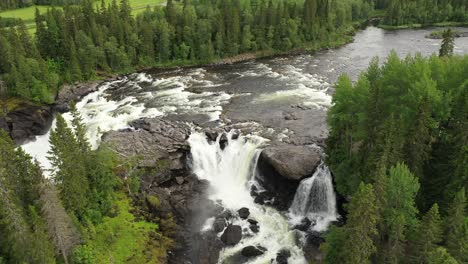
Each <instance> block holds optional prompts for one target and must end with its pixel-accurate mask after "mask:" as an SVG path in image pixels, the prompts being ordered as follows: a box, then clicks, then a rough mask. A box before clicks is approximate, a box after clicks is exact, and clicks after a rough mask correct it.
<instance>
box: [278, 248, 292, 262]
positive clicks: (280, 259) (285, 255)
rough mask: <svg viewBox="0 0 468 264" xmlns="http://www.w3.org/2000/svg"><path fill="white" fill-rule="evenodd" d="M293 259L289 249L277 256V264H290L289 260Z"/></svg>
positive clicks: (282, 250) (281, 251)
mask: <svg viewBox="0 0 468 264" xmlns="http://www.w3.org/2000/svg"><path fill="white" fill-rule="evenodd" d="M290 257H291V251H289V249H281V250H280V251H279V252H278V253H277V254H276V263H277V264H288V259H289V258H290Z"/></svg>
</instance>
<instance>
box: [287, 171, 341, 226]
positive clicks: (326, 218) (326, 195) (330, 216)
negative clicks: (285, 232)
mask: <svg viewBox="0 0 468 264" xmlns="http://www.w3.org/2000/svg"><path fill="white" fill-rule="evenodd" d="M289 214H290V217H291V218H292V222H294V223H299V222H300V221H302V220H303V219H304V218H305V217H307V218H309V220H311V221H312V225H313V226H312V229H313V230H315V231H324V230H326V229H327V228H328V225H329V224H330V222H332V221H336V220H337V217H338V213H337V212H336V197H335V192H334V190H333V182H332V176H331V172H330V170H329V169H328V167H327V166H326V165H325V164H323V163H322V164H321V165H320V166H319V167H318V168H317V170H316V171H315V173H314V175H312V177H310V178H307V179H304V180H302V181H301V183H300V185H299V187H298V189H297V191H296V194H295V196H294V200H293V203H292V205H291V207H290V209H289Z"/></svg>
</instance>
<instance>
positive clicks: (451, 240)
mask: <svg viewBox="0 0 468 264" xmlns="http://www.w3.org/2000/svg"><path fill="white" fill-rule="evenodd" d="M466 205H467V202H466V195H465V188H462V189H461V190H460V191H459V192H457V194H456V195H455V198H454V199H453V201H452V203H451V204H450V206H449V209H448V212H447V218H446V219H445V227H446V230H445V232H446V236H445V244H446V246H447V250H448V252H449V253H450V255H452V256H453V257H454V258H455V259H456V260H458V261H459V262H460V263H466V262H468V221H467V220H466V219H467V213H466Z"/></svg>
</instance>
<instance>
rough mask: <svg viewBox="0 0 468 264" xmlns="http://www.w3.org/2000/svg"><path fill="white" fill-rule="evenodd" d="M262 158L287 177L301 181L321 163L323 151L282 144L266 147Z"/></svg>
mask: <svg viewBox="0 0 468 264" xmlns="http://www.w3.org/2000/svg"><path fill="white" fill-rule="evenodd" d="M261 158H262V159H264V160H265V161H266V162H268V163H269V164H270V165H271V166H272V167H273V168H274V169H275V170H276V171H277V172H278V173H279V174H280V175H281V176H283V177H285V178H286V179H289V180H293V181H300V180H302V179H304V178H305V177H307V176H310V175H311V174H312V173H313V172H314V170H315V168H317V166H318V165H319V164H320V161H321V151H320V149H318V148H315V147H309V146H295V145H289V144H280V145H273V146H270V147H267V148H265V149H264V150H263V151H262V155H261Z"/></svg>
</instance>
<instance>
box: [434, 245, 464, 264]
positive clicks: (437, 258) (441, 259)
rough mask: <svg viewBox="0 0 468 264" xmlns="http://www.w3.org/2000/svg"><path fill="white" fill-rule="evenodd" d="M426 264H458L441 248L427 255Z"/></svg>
mask: <svg viewBox="0 0 468 264" xmlns="http://www.w3.org/2000/svg"><path fill="white" fill-rule="evenodd" d="M426 263H427V264H459V262H458V261H457V260H456V259H454V258H453V257H452V256H451V255H450V254H449V253H448V252H447V249H445V248H443V247H438V248H436V249H435V250H433V251H431V252H430V253H429V256H428V259H427V262H426Z"/></svg>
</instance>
